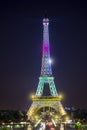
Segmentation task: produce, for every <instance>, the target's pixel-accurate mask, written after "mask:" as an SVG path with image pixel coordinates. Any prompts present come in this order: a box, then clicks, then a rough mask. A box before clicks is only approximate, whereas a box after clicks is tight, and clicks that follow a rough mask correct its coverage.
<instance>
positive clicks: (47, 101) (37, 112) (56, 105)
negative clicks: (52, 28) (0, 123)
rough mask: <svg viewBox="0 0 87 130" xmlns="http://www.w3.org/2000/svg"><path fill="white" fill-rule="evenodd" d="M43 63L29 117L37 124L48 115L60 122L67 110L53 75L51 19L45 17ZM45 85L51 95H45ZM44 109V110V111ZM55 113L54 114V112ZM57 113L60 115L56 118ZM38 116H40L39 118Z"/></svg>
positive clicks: (52, 119) (28, 113) (54, 120)
mask: <svg viewBox="0 0 87 130" xmlns="http://www.w3.org/2000/svg"><path fill="white" fill-rule="evenodd" d="M42 50H43V51H42V65H41V74H40V77H39V83H38V87H37V91H36V94H35V95H34V96H33V97H32V100H33V103H32V105H31V107H30V108H29V110H28V112H27V116H28V119H29V120H30V121H33V122H34V123H35V124H37V123H38V122H40V121H41V120H43V119H44V120H47V119H46V117H48V118H49V119H50V120H51V121H53V122H55V123H54V124H56V123H58V120H60V119H62V118H63V116H64V115H66V112H65V110H64V108H63V106H62V104H61V97H60V96H59V95H58V93H57V90H56V87H55V83H54V77H53V75H52V69H51V62H50V60H51V59H50V43H49V19H48V18H44V19H43V48H42ZM44 87H45V88H46V90H47V87H48V88H49V90H50V95H49V96H48V95H47V96H43V92H44V91H43V90H44ZM42 110H43V111H42ZM53 113H54V114H53ZM56 115H57V116H58V118H57V120H56V118H55V117H56ZM37 117H38V118H37Z"/></svg>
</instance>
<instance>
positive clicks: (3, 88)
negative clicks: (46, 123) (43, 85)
mask: <svg viewBox="0 0 87 130" xmlns="http://www.w3.org/2000/svg"><path fill="white" fill-rule="evenodd" d="M86 7H87V6H86V3H80V1H75V2H74V1H73V2H71V1H70V2H66V1H65V0H64V1H59V2H58V0H57V1H55V0H54V1H51V0H50V1H46V0H44V1H37V0H36V1H34V0H11V1H9V0H6V1H5V0H4V1H3V2H0V109H21V110H27V109H28V108H29V106H30V105H31V103H32V102H31V99H30V94H31V93H33V92H34V93H35V92H36V89H37V85H38V81H39V79H38V78H39V76H40V70H41V58H42V42H43V25H42V19H43V18H44V15H45V12H47V16H48V18H49V19H50V27H49V32H50V48H51V57H52V58H53V59H54V64H53V65H52V70H53V76H54V77H55V85H56V88H57V91H58V93H63V94H64V99H63V101H62V104H63V105H64V106H73V107H75V108H87V101H86V100H87V9H86Z"/></svg>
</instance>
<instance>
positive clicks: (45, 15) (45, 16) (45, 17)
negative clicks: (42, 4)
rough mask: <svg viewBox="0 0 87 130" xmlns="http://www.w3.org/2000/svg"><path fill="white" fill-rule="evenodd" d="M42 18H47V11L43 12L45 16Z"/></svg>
mask: <svg viewBox="0 0 87 130" xmlns="http://www.w3.org/2000/svg"><path fill="white" fill-rule="evenodd" d="M44 18H47V10H45V16H44Z"/></svg>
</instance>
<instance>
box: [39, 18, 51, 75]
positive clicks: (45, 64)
mask: <svg viewBox="0 0 87 130" xmlns="http://www.w3.org/2000/svg"><path fill="white" fill-rule="evenodd" d="M51 75H52V69H51V59H50V45H49V19H48V18H44V19H43V54H42V66H41V76H51Z"/></svg>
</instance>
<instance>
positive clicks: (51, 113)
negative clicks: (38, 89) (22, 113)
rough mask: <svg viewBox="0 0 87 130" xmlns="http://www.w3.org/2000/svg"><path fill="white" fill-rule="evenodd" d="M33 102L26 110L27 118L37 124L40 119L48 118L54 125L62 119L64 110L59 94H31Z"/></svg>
mask: <svg viewBox="0 0 87 130" xmlns="http://www.w3.org/2000/svg"><path fill="white" fill-rule="evenodd" d="M32 99H33V103H32V105H31V107H30V109H29V110H28V112H27V116H28V120H30V121H31V122H33V123H34V124H35V125H38V124H39V123H40V121H41V120H43V121H45V120H50V121H52V122H53V123H54V125H56V124H57V123H58V122H59V121H61V120H63V119H64V116H65V115H66V112H65V110H64V108H63V106H62V104H61V97H60V96H55V97H54V96H40V97H37V96H33V98H32Z"/></svg>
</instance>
